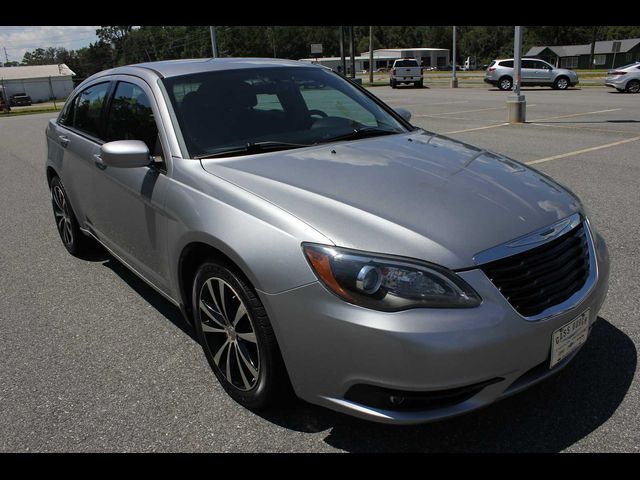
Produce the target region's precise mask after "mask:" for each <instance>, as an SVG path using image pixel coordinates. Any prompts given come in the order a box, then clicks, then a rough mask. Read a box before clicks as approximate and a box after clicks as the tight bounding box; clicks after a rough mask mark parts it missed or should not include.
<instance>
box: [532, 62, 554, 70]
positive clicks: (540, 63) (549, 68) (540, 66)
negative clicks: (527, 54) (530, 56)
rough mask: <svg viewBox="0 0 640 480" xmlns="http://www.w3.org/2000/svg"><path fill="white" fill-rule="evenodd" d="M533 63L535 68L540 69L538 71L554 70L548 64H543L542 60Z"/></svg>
mask: <svg viewBox="0 0 640 480" xmlns="http://www.w3.org/2000/svg"><path fill="white" fill-rule="evenodd" d="M533 63H534V65H535V68H538V69H544V70H551V69H552V68H553V67H552V66H551V65H549V64H548V63H546V62H542V61H540V60H535V61H534V62H533Z"/></svg>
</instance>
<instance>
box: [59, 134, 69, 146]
mask: <svg viewBox="0 0 640 480" xmlns="http://www.w3.org/2000/svg"><path fill="white" fill-rule="evenodd" d="M58 140H60V145H62V146H63V147H64V148H67V147H68V146H69V137H67V136H66V135H60V136H59V137H58Z"/></svg>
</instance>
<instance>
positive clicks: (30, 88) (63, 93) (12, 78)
mask: <svg viewBox="0 0 640 480" xmlns="http://www.w3.org/2000/svg"><path fill="white" fill-rule="evenodd" d="M74 75H75V73H74V72H73V71H72V70H71V69H70V68H69V67H67V65H65V64H64V63H61V64H59V65H28V66H20V67H1V68H0V86H3V87H4V93H5V95H6V96H7V98H8V97H9V96H11V95H13V94H14V93H23V92H24V93H26V94H27V95H29V96H30V97H31V100H32V101H33V102H34V103H35V102H45V101H48V100H50V99H51V98H56V99H60V98H67V97H68V96H69V94H70V93H71V92H72V91H73V79H72V77H73V76H74Z"/></svg>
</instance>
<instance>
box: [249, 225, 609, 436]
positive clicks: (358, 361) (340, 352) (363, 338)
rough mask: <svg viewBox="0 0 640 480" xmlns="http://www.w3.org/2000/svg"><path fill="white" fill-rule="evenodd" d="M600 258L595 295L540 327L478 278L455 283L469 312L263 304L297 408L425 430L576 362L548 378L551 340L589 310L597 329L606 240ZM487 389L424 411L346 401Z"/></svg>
mask: <svg viewBox="0 0 640 480" xmlns="http://www.w3.org/2000/svg"><path fill="white" fill-rule="evenodd" d="M595 249H596V257H597V267H598V270H597V279H596V281H595V283H594V286H593V288H592V289H591V290H590V291H589V292H588V294H586V295H585V296H584V297H583V298H582V299H581V300H580V301H578V303H577V304H576V305H574V306H573V308H571V309H570V310H569V311H566V312H564V313H562V314H559V315H557V316H554V317H551V318H547V319H543V320H540V321H535V322H532V321H527V320H525V319H524V318H523V317H521V316H520V315H519V314H518V313H517V312H516V311H515V310H514V309H513V308H512V307H511V305H509V303H508V302H507V301H506V300H505V298H504V297H503V296H502V295H501V294H500V292H499V291H498V290H497V289H496V288H495V286H494V285H493V284H492V283H491V282H490V280H489V279H488V278H487V277H486V276H485V275H484V273H483V272H482V271H481V270H479V269H475V270H469V271H465V272H461V273H459V274H460V276H461V277H462V278H464V279H465V280H466V281H467V282H468V283H469V284H470V285H471V286H472V287H473V288H474V289H475V290H476V291H477V292H478V293H479V294H480V296H481V297H482V298H483V303H482V304H481V305H480V306H479V307H477V308H472V309H424V308H423V309H413V310H407V311H402V312H393V313H388V312H379V311H374V310H369V309H365V308H361V307H358V306H354V305H351V304H348V303H346V302H344V301H342V300H340V299H339V298H337V297H336V296H335V295H333V294H331V293H329V292H328V291H327V290H326V289H325V288H324V287H323V286H322V285H320V284H319V283H317V282H316V283H312V284H309V285H305V286H302V287H299V288H296V289H293V290H289V291H287V292H283V293H280V294H275V295H269V294H265V293H263V292H259V295H260V298H261V299H262V301H263V303H264V304H265V307H266V309H267V312H268V313H269V316H270V318H271V319H272V324H273V328H274V330H275V333H276V336H277V338H278V343H279V345H280V349H281V352H282V355H283V358H284V361H285V364H286V366H287V370H288V373H289V377H290V379H291V383H292V385H293V388H294V390H295V392H296V394H297V395H298V396H299V397H300V398H302V399H304V400H306V401H308V402H310V403H314V404H318V405H322V406H325V407H328V408H331V409H333V410H337V411H340V412H344V413H347V414H350V415H354V416H357V417H360V418H364V419H368V420H374V421H378V422H384V423H394V424H415V423H423V422H429V421H433V420H438V419H443V418H448V417H452V416H456V415H459V414H462V413H465V412H468V411H471V410H475V409H478V408H480V407H483V406H486V405H488V404H490V403H492V402H494V401H496V400H499V399H501V398H503V397H506V396H508V395H511V394H514V393H517V392H519V391H521V390H523V389H525V388H527V387H529V386H531V385H533V384H535V383H537V382H539V381H541V380H543V379H544V378H547V377H548V376H550V375H552V374H554V373H556V372H558V371H559V370H560V369H562V367H563V366H565V365H566V364H567V363H568V362H570V361H571V359H572V358H573V357H574V356H575V354H576V353H577V352H574V353H573V354H572V355H570V356H569V357H568V358H566V359H564V360H563V361H562V362H561V363H560V364H558V365H557V366H556V367H554V368H553V369H552V370H549V368H548V366H549V355H550V348H551V335H552V333H553V331H554V330H556V329H557V328H559V327H560V326H562V325H563V324H565V323H567V322H569V321H571V320H572V319H573V318H575V317H576V316H578V315H579V314H581V313H582V312H584V311H585V310H586V309H589V310H590V318H589V322H590V324H593V322H595V320H596V318H597V314H598V311H599V309H600V307H601V305H602V303H603V302H604V299H605V296H606V293H607V287H608V277H609V258H608V253H607V248H606V245H605V242H604V240H602V239H601V238H600V239H599V241H598V242H597V243H596V245H595ZM485 382H486V386H484V387H482V388H481V389H480V391H478V392H477V393H474V394H473V395H472V396H471V397H470V398H466V399H463V400H462V401H460V402H458V403H454V404H445V405H442V404H440V405H438V406H436V407H433V408H425V409H420V410H415V409H412V410H404V409H402V408H394V407H393V406H392V405H391V404H390V405H389V407H390V408H381V407H380V406H372V405H371V404H366V403H364V402H356V401H354V400H349V399H347V398H345V395H346V394H347V392H348V391H349V389H350V388H351V387H354V386H356V385H367V386H371V387H382V388H383V389H391V390H394V391H403V392H440V391H451V390H452V389H454V390H456V389H461V388H463V387H467V386H470V385H476V384H481V385H484V384H485Z"/></svg>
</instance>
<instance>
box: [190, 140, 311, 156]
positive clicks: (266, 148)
mask: <svg viewBox="0 0 640 480" xmlns="http://www.w3.org/2000/svg"><path fill="white" fill-rule="evenodd" d="M310 146H311V145H309V144H307V143H291V142H275V141H268V142H256V143H253V142H249V143H246V144H244V145H239V146H234V147H230V148H225V149H223V150H219V151H217V152H213V153H206V154H204V155H198V156H196V157H194V158H195V159H196V160H202V159H205V158H218V157H235V156H239V155H251V154H254V153H262V152H274V151H277V150H288V149H290V148H302V147H310Z"/></svg>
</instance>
